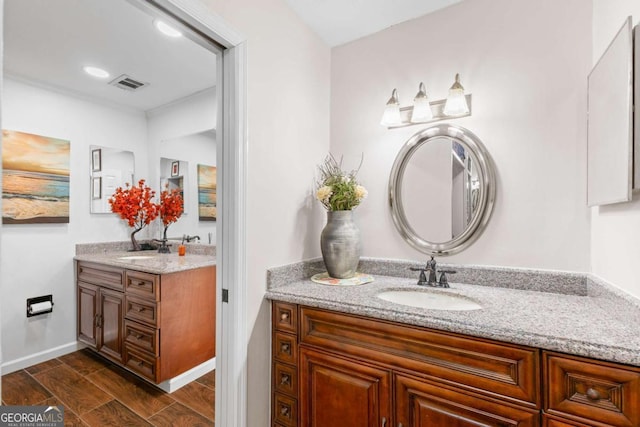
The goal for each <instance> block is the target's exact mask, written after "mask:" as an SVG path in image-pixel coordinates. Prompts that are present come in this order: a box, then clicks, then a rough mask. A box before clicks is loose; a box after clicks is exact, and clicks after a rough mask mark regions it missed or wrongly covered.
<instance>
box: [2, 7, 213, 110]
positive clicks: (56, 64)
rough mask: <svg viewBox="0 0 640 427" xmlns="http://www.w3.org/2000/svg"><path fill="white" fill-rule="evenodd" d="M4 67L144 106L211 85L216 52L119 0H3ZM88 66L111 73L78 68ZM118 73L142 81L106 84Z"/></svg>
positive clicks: (18, 74)
mask: <svg viewBox="0 0 640 427" xmlns="http://www.w3.org/2000/svg"><path fill="white" fill-rule="evenodd" d="M4 4H5V12H4V16H5V24H4V36H5V39H4V55H5V57H4V70H5V73H6V74H7V75H8V77H11V76H14V77H19V78H21V79H26V80H29V81H34V82H36V83H38V84H44V85H46V86H51V87H54V88H59V89H63V90H65V91H70V92H73V93H76V94H80V95H83V96H88V97H92V98H98V99H101V100H105V101H108V102H111V103H116V104H119V105H125V106H128V107H132V108H135V109H138V110H142V111H147V110H150V109H153V108H156V107H158V106H161V105H165V104H168V103H171V102H172V101H175V100H177V99H180V98H184V97H186V96H188V95H191V94H194V93H197V92H200V91H202V90H204V89H207V88H210V87H212V86H215V82H216V75H215V70H216V57H215V54H214V53H212V52H210V51H209V50H206V49H205V48H204V47H202V46H200V45H198V44H196V43H195V42H193V41H191V40H189V39H187V38H185V37H181V38H178V39H171V38H168V37H166V36H164V35H162V34H161V33H160V32H158V31H157V30H156V29H155V27H154V26H153V18H152V17H151V16H150V15H147V14H146V13H145V12H143V11H142V10H140V9H138V8H136V7H134V6H132V5H131V4H129V3H127V1H126V0H5V2H4ZM85 65H94V66H98V67H101V68H104V69H105V70H107V71H109V72H110V74H111V77H110V78H108V79H105V80H99V79H96V78H93V77H90V76H88V75H87V74H85V73H84V71H83V70H82V67H83V66H85ZM121 74H128V75H129V76H130V77H132V78H134V79H136V80H140V81H143V82H149V83H150V85H149V86H148V87H145V88H142V89H139V90H138V91H136V92H129V91H125V90H122V89H119V88H117V87H114V86H110V85H109V84H108V82H109V81H111V80H112V79H114V78H116V77H118V76H120V75H121Z"/></svg>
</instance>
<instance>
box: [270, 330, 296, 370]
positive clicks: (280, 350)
mask: <svg viewBox="0 0 640 427" xmlns="http://www.w3.org/2000/svg"><path fill="white" fill-rule="evenodd" d="M273 358H274V359H275V360H279V361H281V362H285V363H290V364H292V365H296V364H297V363H298V340H297V339H296V336H295V335H291V334H285V333H282V332H277V331H276V332H274V333H273Z"/></svg>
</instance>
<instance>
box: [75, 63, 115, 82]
mask: <svg viewBox="0 0 640 427" xmlns="http://www.w3.org/2000/svg"><path fill="white" fill-rule="evenodd" d="M82 69H83V70H84V72H85V73H87V74H89V75H90V76H93V77H97V78H99V79H106V78H107V77H109V76H110V74H109V73H108V72H107V71H105V70H103V69H102V68H98V67H91V66H89V65H87V66H86V67H83V68H82Z"/></svg>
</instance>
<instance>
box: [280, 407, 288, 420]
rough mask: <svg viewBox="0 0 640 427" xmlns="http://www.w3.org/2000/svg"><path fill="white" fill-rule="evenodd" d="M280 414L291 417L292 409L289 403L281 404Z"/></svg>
mask: <svg viewBox="0 0 640 427" xmlns="http://www.w3.org/2000/svg"><path fill="white" fill-rule="evenodd" d="M280 415H282V416H283V417H287V418H291V411H290V408H289V407H288V406H287V405H280Z"/></svg>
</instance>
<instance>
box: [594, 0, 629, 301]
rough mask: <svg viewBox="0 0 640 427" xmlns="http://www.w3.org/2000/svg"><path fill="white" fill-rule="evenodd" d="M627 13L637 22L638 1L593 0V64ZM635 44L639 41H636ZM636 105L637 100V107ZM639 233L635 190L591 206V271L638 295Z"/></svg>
mask: <svg viewBox="0 0 640 427" xmlns="http://www.w3.org/2000/svg"><path fill="white" fill-rule="evenodd" d="M629 15H631V16H633V24H634V25H638V23H639V22H640V2H638V1H637V0H616V1H607V0H593V57H592V63H593V64H595V63H596V62H597V60H598V59H599V58H600V56H602V54H603V53H604V51H605V49H606V48H607V46H608V45H609V43H610V42H611V40H612V39H613V37H614V36H615V35H616V33H617V31H618V30H619V29H620V27H621V26H622V23H623V22H624V20H625V19H626V17H627V16H629ZM636 43H640V41H638V40H636ZM637 63H638V59H636V64H637ZM636 84H639V82H636ZM638 105H639V102H638V100H636V108H638ZM638 131H640V130H638V129H637V130H636V132H638ZM638 236H640V195H639V194H638V193H635V194H634V195H633V200H632V201H631V202H629V203H620V204H616V205H608V206H600V207H594V208H591V271H592V272H593V273H595V274H597V275H598V276H600V277H602V278H603V279H605V280H607V281H609V282H611V283H613V284H615V285H616V286H618V287H620V288H621V289H623V290H625V291H627V292H629V293H630V294H632V295H635V296H636V297H638V298H640V275H638V273H637V271H636V266H637V264H638V259H640V245H638Z"/></svg>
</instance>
